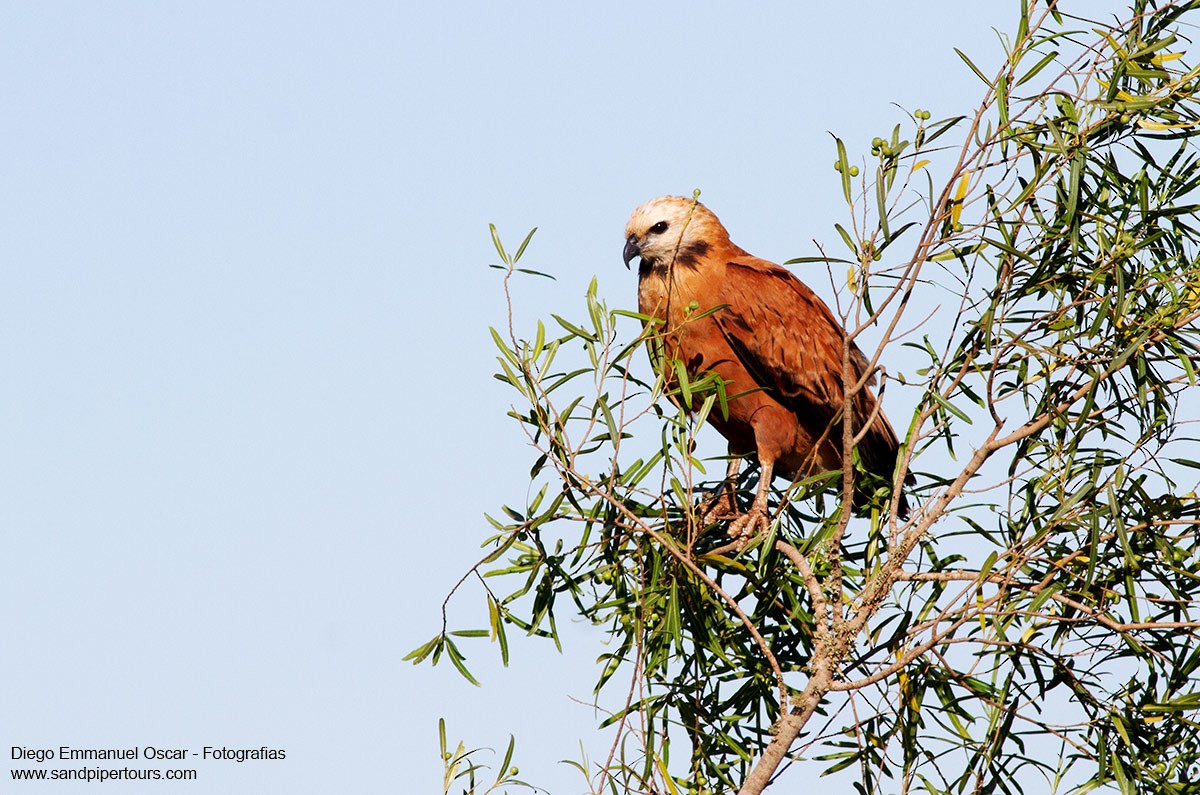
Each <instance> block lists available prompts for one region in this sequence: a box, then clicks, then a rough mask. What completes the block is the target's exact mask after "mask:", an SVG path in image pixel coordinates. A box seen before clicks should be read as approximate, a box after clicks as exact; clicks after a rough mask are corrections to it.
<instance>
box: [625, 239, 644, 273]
mask: <svg viewBox="0 0 1200 795" xmlns="http://www.w3.org/2000/svg"><path fill="white" fill-rule="evenodd" d="M641 253H642V247H641V245H639V244H638V240H637V238H636V237H634V236H633V235H630V236H629V239H628V240H626V241H625V269H626V270H628V269H629V263H630V261H632V260H633V258H634V257H636V256H637V255H638V254H641Z"/></svg>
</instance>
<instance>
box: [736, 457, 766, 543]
mask: <svg viewBox="0 0 1200 795" xmlns="http://www.w3.org/2000/svg"><path fill="white" fill-rule="evenodd" d="M759 466H760V467H761V469H760V471H759V474H758V493H757V494H755V495H754V502H753V504H751V506H750V510H748V511H746V513H744V514H742V515H741V516H739V517H738V518H737V519H735V520H734V521H733V522H732V523H731V524H730V525H729V537H730V538H732V539H733V541H734V543H735V544H737V545H738V547H739V548H741V547H744V546H745V545H746V543H747V542H749V541H750V539H752V538H754V536H756V535H757V534H759V533H760V532H762V531H764V530H766V529H767V527H768V526H769V525H770V519H769V516H768V514H767V497H768V496H769V495H770V493H771V472H772V470H774V468H775V462H774V461H769V460H764V459H762V458H760V459H759Z"/></svg>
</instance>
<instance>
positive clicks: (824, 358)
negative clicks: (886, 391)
mask: <svg viewBox="0 0 1200 795" xmlns="http://www.w3.org/2000/svg"><path fill="white" fill-rule="evenodd" d="M721 292H722V294H721V296H720V303H723V304H726V305H727V307H726V309H725V310H724V311H722V312H718V313H717V314H716V315H714V316H713V319H714V320H715V321H716V323H717V327H718V328H719V329H720V330H721V334H722V335H723V336H724V338H725V340H726V342H727V343H728V344H729V347H730V348H732V349H733V351H734V353H735V354H736V355H737V357H738V359H739V360H740V362H741V364H742V366H743V367H745V369H746V371H747V372H748V373H749V374H750V375H751V376H752V377H753V378H754V380H755V381H756V382H757V384H758V386H760V387H762V388H763V389H765V390H767V391H768V392H769V393H771V394H772V396H773V397H774V398H775V399H776V400H778V401H779V402H780V403H782V404H783V405H784V406H786V407H787V408H789V409H790V410H791V411H793V412H794V413H795V414H796V417H797V419H798V420H799V421H800V422H802V423H804V424H805V425H806V427H807V428H808V430H809V432H810V433H812V434H813V435H814V436H820V435H821V434H823V433H825V432H826V431H827V430H828V432H829V436H828V438H829V439H830V441H831V443H832V444H833V445H835V446H840V439H841V431H840V427H841V425H840V423H838V422H836V420H837V419H838V418H839V417H840V415H841V412H842V408H843V405H844V395H845V391H844V389H843V386H842V345H843V343H844V341H845V331H844V330H843V328H842V325H841V323H839V322H838V320H837V318H836V317H834V315H833V312H831V311H830V310H829V307H827V306H826V305H825V303H824V302H823V301H822V300H821V299H820V298H819V297H818V296H817V295H816V293H814V292H813V291H812V290H810V289H809V288H808V286H807V285H805V284H804V283H803V282H801V281H800V280H799V279H797V278H796V277H795V276H794V275H792V273H791V271H789V270H787V269H785V268H781V267H780V266H778V265H775V264H773V263H770V262H767V261H766V260H760V259H757V258H754V257H749V256H747V257H744V258H741V257H739V258H737V259H734V260H731V261H729V262H728V263H727V264H726V268H725V279H724V280H723V282H722V290H721ZM868 364H869V363H868V361H867V358H866V357H865V356H864V355H863V353H862V351H860V350H859V349H858V346H857V345H855V344H854V343H853V342H851V344H850V371H851V375H852V377H853V378H854V380H856V381H857V380H858V379H861V378H862V376H863V373H865V372H866V371H867V367H868ZM873 383H874V378H871V379H870V380H869V381H868V382H867V385H868V386H870V385H872V384H873ZM874 409H875V398H874V396H872V395H871V393H870V392H869V391H868V390H866V389H864V390H862V391H861V392H859V393H858V395H857V396H855V399H854V411H853V413H854V415H855V420H854V427H855V430H856V431H857V430H858V429H859V428H861V427H862V423H863V422H865V421H866V419H867V418H868V417H870V416H871V413H872V412H873V411H874ZM898 448H899V442H898V441H897V439H896V434H895V431H893V430H892V427H891V426H890V425H889V424H888V422H887V420H886V419H885V418H884V417H883V415H882V414H880V415H879V416H877V417H876V418H875V420H874V422H873V423H872V425H871V429H870V431H869V432H868V433H867V434H866V436H864V437H863V440H862V442H861V443H860V444H859V447H858V452H859V455H860V456H861V457H862V461H863V464H864V465H865V466H866V468H867V469H868V470H870V471H871V472H874V473H876V474H877V475H879V476H880V477H884V478H889V479H890V478H891V475H892V471H893V469H894V468H895V465H896V454H897V450H898ZM907 480H910V481H911V475H910V476H909V478H908V479H907ZM901 508H902V511H901V513H902V515H903V514H906V513H907V503H906V501H905V500H904V499H903V498H901Z"/></svg>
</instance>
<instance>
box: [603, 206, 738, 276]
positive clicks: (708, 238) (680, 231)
mask: <svg viewBox="0 0 1200 795" xmlns="http://www.w3.org/2000/svg"><path fill="white" fill-rule="evenodd" d="M728 242H729V233H728V232H726V231H725V227H723V226H721V222H720V221H718V220H717V216H715V215H713V214H712V211H710V210H709V209H708V208H707V207H705V206H704V205H703V204H701V203H700V202H698V201H696V200H695V199H689V198H685V197H683V196H659V197H658V198H657V199H651V200H650V201H648V202H646V203H645V204H643V205H642V206H641V207H639V208H637V209H636V210H634V211H633V215H631V216H630V217H629V223H627V224H626V225H625V267H629V263H630V261H631V260H632V259H633V258H634V257H641V258H642V264H643V266H646V265H650V266H654V265H660V264H662V265H665V264H670V263H673V262H678V263H683V264H695V263H696V262H697V261H698V259H699V258H700V257H703V256H704V255H705V254H706V253H707V252H708V250H709V249H710V248H712V247H713V246H715V245H717V244H720V243H728Z"/></svg>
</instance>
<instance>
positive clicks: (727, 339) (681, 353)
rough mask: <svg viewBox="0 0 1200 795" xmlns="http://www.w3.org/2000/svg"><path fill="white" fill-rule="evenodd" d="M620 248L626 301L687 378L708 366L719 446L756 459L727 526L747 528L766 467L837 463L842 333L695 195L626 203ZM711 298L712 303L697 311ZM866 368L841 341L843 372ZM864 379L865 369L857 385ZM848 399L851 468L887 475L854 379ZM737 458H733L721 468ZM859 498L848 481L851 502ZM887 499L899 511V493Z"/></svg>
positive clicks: (770, 472) (882, 443)
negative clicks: (743, 509) (630, 283)
mask: <svg viewBox="0 0 1200 795" xmlns="http://www.w3.org/2000/svg"><path fill="white" fill-rule="evenodd" d="M624 255H625V264H626V265H627V266H628V265H629V263H630V261H631V260H633V259H634V258H640V259H641V263H640V265H639V267H638V307H639V310H640V311H641V313H642V314H644V315H649V316H651V317H654V318H657V319H659V320H661V321H663V322H662V325H661V326H659V334H660V337H661V339H662V341H663V343H664V351H663V352H664V355H665V356H667V357H669V358H671V359H678V360H680V361H682V362H683V363H684V366H685V368H686V370H687V372H688V374H689V377H696V376H700V375H703V374H704V373H707V372H710V371H711V372H715V373H716V374H717V375H718V376H720V378H721V379H722V380H723V381H724V382H725V384H726V387H725V388H726V391H727V393H728V394H729V395H730V396H734V397H731V399H729V400H728V416H727V417H725V416H722V415H721V412H720V411H718V410H713V411H712V412H711V413H710V415H709V422H710V423H711V424H712V425H713V426H714V427H715V428H716V429H717V430H718V431H720V433H721V434H722V435H723V436H724V437H725V438H726V439H727V440H728V442H729V452H730V454H731V456H746V455H750V456H754V457H756V458H757V459H758V463H759V465H760V466H761V468H762V474H761V478H760V485H759V489H758V493H757V495H756V496H755V499H754V503H753V505H752V506H751V509H750V511H749V512H748V513H747V514H746V515H745V516H743V517H742V518H740V519H738V520H737V521H735V522H734V524H733V526H732V527H731V530H730V533H731V535H735V536H737V535H741V536H745V535H747V534H751V533H752V532H753V531H754V530H755V529H756V528H757V527H759V526H761V524H762V523H763V522H764V521H765V519H766V510H767V495H768V490H769V485H770V482H771V479H772V477H773V476H782V477H787V478H790V479H793V480H795V479H798V478H801V477H806V476H809V475H812V474H816V473H820V472H827V471H831V470H840V469H841V468H842V424H841V419H842V413H843V409H844V407H845V392H844V390H843V383H842V372H843V371H842V352H843V345H844V342H845V339H846V332H845V330H844V329H843V328H842V325H841V323H839V322H838V320H837V318H836V317H835V316H834V314H833V313H832V312H831V311H830V310H829V307H827V306H826V305H825V303H824V302H823V301H821V299H820V298H819V297H817V295H816V294H815V293H814V292H813V291H812V290H810V289H809V288H808V287H807V286H806V285H805V284H804V283H803V282H801V281H800V280H799V279H797V278H796V277H795V276H794V275H793V274H792V272H791V271H789V270H787V269H786V268H782V267H780V266H779V265H776V264H774V263H772V262H768V261H766V260H763V259H759V258H758V257H754V256H751V255H750V254H748V253H747V252H746V251H744V250H742V249H741V248H739V247H737V246H736V245H734V244H733V243H732V242H731V241H730V239H729V233H728V232H727V231H726V230H725V227H724V226H722V225H721V222H720V221H719V220H717V217H716V216H715V215H713V213H712V212H711V211H710V210H709V209H708V208H707V207H705V206H704V205H703V204H700V203H699V202H698V201H696V200H695V199H689V198H683V197H680V196H662V197H660V198H657V199H652V200H651V201H648V202H646V203H645V204H643V205H642V206H641V207H639V208H637V209H636V210H634V212H633V215H632V216H631V217H630V219H629V223H628V224H627V225H626V227H625V252H624ZM714 307H721V308H720V309H717V310H716V311H715V312H713V313H712V314H710V315H708V316H706V317H705V316H703V314H704V313H705V312H706V310H711V309H713V308H714ZM697 315H701V316H702V317H700V318H699V319H695V318H696V316H697ZM867 367H868V362H867V359H866V357H865V356H863V354H862V351H860V350H859V349H858V346H856V345H854V343H853V342H851V344H850V372H851V375H852V377H853V379H854V380H855V381H858V380H861V379H862V377H863V375H864V374H865V373H866V371H867ZM873 384H874V378H873V377H872V378H870V379H868V381H867V386H871V385H873ZM851 409H852V415H853V417H852V427H853V428H854V430H855V431H856V432H857V431H859V430H860V429H861V428H862V427H863V425H864V424H865V423H868V422H869V423H870V425H869V426H867V428H868V429H867V431H866V433H865V434H863V435H862V438H861V440H860V441H859V442H858V445H857V450H858V455H859V458H860V460H861V462H862V465H863V467H864V468H865V469H866V470H867V471H868V472H871V473H873V474H874V475H876V476H878V477H880V478H883V479H885V480H887V481H892V479H893V473H894V470H895V467H896V456H897V450H898V448H899V443H898V442H897V440H896V434H895V432H894V431H893V430H892V427H891V425H889V424H888V421H887V419H886V418H885V417H884V416H883V412H882V411H879V410H878V406H877V403H876V399H875V396H874V395H873V394H872V393H871V392H870V391H869V390H868V389H866V388H863V389H861V390H859V391H858V393H857V394H855V395H854V397H853V398H852V400H851ZM737 464H738V459H737V458H733V459H732V462H731V466H730V477H731V479H732V478H733V477H735V476H736V473H737ZM909 480H911V476H910V478H909ZM731 488H732V486H731ZM864 497H865V495H864V494H863V493H862V492H861V490H860V491H859V494H858V495H857V496H856V500H855V501H856V503H860V504H861V501H862V500H863V498H864ZM899 509H900V515H901V516H904V515H906V514H907V512H908V505H907V501H906V500H905V499H904V497H903V495H901V497H900V500H899Z"/></svg>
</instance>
